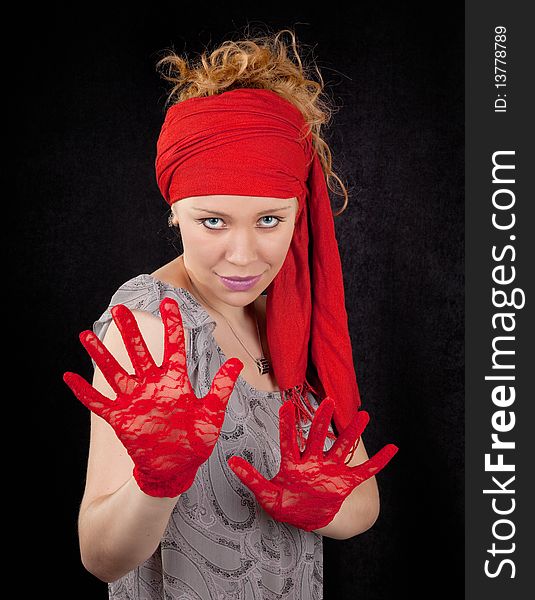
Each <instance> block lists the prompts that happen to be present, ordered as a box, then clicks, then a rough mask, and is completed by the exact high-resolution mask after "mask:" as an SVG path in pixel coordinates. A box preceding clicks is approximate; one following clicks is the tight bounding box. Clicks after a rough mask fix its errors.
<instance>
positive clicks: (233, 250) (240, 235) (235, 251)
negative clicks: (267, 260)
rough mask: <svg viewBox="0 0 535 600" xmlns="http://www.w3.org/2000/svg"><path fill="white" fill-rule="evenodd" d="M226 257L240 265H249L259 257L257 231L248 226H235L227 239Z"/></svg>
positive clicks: (230, 261)
mask: <svg viewBox="0 0 535 600" xmlns="http://www.w3.org/2000/svg"><path fill="white" fill-rule="evenodd" d="M226 242H227V249H226V259H227V260H228V262H229V263H232V264H234V265H238V266H247V265H249V264H251V263H252V262H255V261H256V260H257V257H258V251H257V233H256V232H255V231H254V230H253V229H251V228H248V227H244V228H235V229H233V230H232V231H231V232H229V235H228V236H227V239H226Z"/></svg>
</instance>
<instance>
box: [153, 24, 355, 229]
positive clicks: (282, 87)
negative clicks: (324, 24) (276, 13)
mask: <svg viewBox="0 0 535 600" xmlns="http://www.w3.org/2000/svg"><path fill="white" fill-rule="evenodd" d="M286 33H288V34H289V35H290V38H291V42H290V43H289V44H288V43H287V42H286V41H285V40H284V34H286ZM163 52H164V53H165V56H163V58H161V59H160V60H158V62H157V63H156V70H157V71H158V72H159V73H160V74H161V76H162V77H163V78H164V79H165V80H166V81H168V82H170V83H171V84H172V88H171V91H170V92H169V96H168V98H167V101H166V106H169V105H172V104H176V103H178V102H182V101H183V100H187V99H188V98H195V97H201V96H213V95H215V94H220V93H222V92H226V91H229V90H233V89H238V88H259V89H268V90H272V91H273V92H276V93H277V94H279V95H280V96H282V97H283V98H285V99H286V100H288V101H289V102H291V103H292V104H294V105H295V106H297V108H298V109H299V110H300V111H301V113H302V114H303V116H304V118H305V121H306V122H307V124H308V126H309V131H310V132H311V134H312V142H313V146H314V148H315V150H316V152H317V153H318V156H319V158H320V161H321V164H322V167H323V171H324V173H325V177H326V182H327V186H328V188H329V189H330V190H331V191H332V192H333V193H335V194H338V195H343V196H344V204H343V206H342V208H341V209H340V210H339V211H338V212H336V213H334V216H335V217H336V216H338V215H340V214H342V213H343V212H344V210H345V209H346V207H347V204H348V192H347V188H346V186H345V185H344V183H343V182H342V181H341V179H340V178H339V177H338V176H337V175H336V174H335V173H334V172H333V170H332V155H331V151H330V148H329V146H328V144H327V143H326V142H325V140H324V139H323V138H322V135H321V126H322V125H324V124H327V123H329V121H330V119H331V116H332V113H333V111H334V108H333V106H332V105H331V103H330V101H329V100H328V99H327V98H326V97H325V95H324V92H323V89H324V83H323V78H322V76H321V73H320V71H319V69H318V68H317V66H316V64H315V63H314V61H313V60H312V61H311V66H308V65H304V64H303V61H302V59H301V57H300V48H299V46H298V42H297V40H296V36H295V33H294V32H293V31H292V30H291V29H282V30H280V31H279V32H277V33H272V32H269V33H265V34H263V35H260V34H257V35H254V34H249V33H248V32H245V33H244V34H243V37H242V38H241V39H237V40H226V41H224V42H223V43H222V44H221V45H220V46H219V47H218V48H216V49H215V50H213V51H211V52H210V51H209V50H208V49H205V51H204V52H203V53H202V54H201V56H200V57H199V58H198V59H197V60H196V61H188V59H187V58H182V57H181V56H179V55H177V54H176V52H175V51H174V50H173V49H166V50H164V51H163ZM312 69H314V71H315V72H316V73H317V76H318V79H319V82H318V81H315V80H314V79H313V78H312ZM333 180H335V181H336V182H338V185H339V188H340V190H341V191H340V190H338V189H337V188H336V186H335V185H334V184H333Z"/></svg>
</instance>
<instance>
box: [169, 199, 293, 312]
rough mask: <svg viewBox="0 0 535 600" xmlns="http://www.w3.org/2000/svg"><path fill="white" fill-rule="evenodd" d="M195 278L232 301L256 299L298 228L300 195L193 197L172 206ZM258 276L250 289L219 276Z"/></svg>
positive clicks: (219, 296) (215, 294) (239, 303)
mask: <svg viewBox="0 0 535 600" xmlns="http://www.w3.org/2000/svg"><path fill="white" fill-rule="evenodd" d="M172 208H173V213H174V215H175V221H178V225H179V227H180V233H181V236H182V242H183V246H184V264H185V266H186V268H187V269H188V271H189V272H190V276H192V275H193V277H192V279H193V282H194V283H195V284H196V285H197V286H199V285H200V286H201V289H202V290H204V291H205V292H209V293H210V295H211V296H212V297H215V298H217V299H219V300H220V301H222V302H224V303H226V304H230V305H233V306H245V305H247V304H249V303H250V302H252V301H253V300H254V299H255V298H257V297H258V296H259V295H260V294H261V293H262V292H263V291H264V290H265V289H266V288H267V287H268V285H269V284H270V283H271V281H273V279H274V278H275V276H276V275H277V273H278V272H279V270H280V268H281V267H282V264H283V263H284V259H285V258H286V254H287V252H288V248H289V247H290V242H291V240H292V235H293V231H294V225H295V218H296V216H297V209H298V201H297V198H289V199H281V198H266V197H260V196H230V195H213V196H193V197H190V198H184V199H182V200H180V201H178V202H175V203H174V204H173V205H172ZM258 275H259V276H260V278H259V279H258V281H256V282H255V283H254V284H253V285H252V286H251V287H249V288H248V289H231V288H229V287H228V285H225V283H224V280H223V279H222V278H221V277H250V276H258Z"/></svg>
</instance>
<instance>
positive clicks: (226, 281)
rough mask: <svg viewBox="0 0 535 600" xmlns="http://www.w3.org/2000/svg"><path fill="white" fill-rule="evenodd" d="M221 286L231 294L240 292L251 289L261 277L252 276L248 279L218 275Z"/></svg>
mask: <svg viewBox="0 0 535 600" xmlns="http://www.w3.org/2000/svg"><path fill="white" fill-rule="evenodd" d="M218 277H219V279H220V280H221V282H222V283H223V285H224V286H225V287H226V288H227V289H229V290H232V291H233V292H242V291H245V290H248V289H250V288H252V287H253V286H254V285H255V284H256V283H257V282H258V281H260V279H261V278H262V275H254V276H249V277H225V276H223V275H218Z"/></svg>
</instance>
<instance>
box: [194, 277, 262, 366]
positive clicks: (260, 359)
mask: <svg viewBox="0 0 535 600" xmlns="http://www.w3.org/2000/svg"><path fill="white" fill-rule="evenodd" d="M184 272H185V273H186V275H187V277H188V279H189V282H190V283H191V287H192V288H193V289H194V290H195V292H196V293H197V294H198V295H199V296H200V297H201V298H202V300H203V301H204V303H205V304H207V305H208V306H209V307H210V308H211V309H212V310H214V311H215V312H216V313H217V314H218V315H221V316H222V317H223V319H225V321H226V323H227V325H228V326H229V328H230V330H231V331H232V333H233V334H234V337H235V338H236V339H237V340H238V342H240V344H241V345H242V346H243V348H244V349H245V351H246V352H247V354H248V355H249V356H250V357H251V358H252V359H253V360H254V362H255V365H256V366H257V368H258V372H259V373H260V375H264V374H266V373H269V371H270V368H271V365H270V364H269V361H268V359H267V358H265V356H264V347H263V346H262V337H261V336H260V330H259V328H258V318H257V315H256V308H255V306H254V303H253V311H254V317H255V323H256V333H257V335H258V341H259V342H260V348H261V349H262V356H261V358H255V357H254V356H253V355H252V354H251V353H250V352H249V350H248V349H247V346H246V345H245V344H244V343H243V342H242V341H241V340H240V338H239V337H238V335H237V334H236V332H235V331H234V329H233V328H232V325H231V324H230V323H229V322H228V320H227V318H226V317H225V315H223V314H221V313H220V312H219V311H218V310H217V309H215V308H214V307H213V306H212V305H211V304H210V303H209V302H208V301H207V300H206V298H205V297H204V296H203V295H202V294H201V293H200V292H199V290H198V289H197V286H196V285H195V284H194V283H193V281H192V280H191V277H190V276H189V273H188V272H187V271H186V269H185V268H184Z"/></svg>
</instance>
